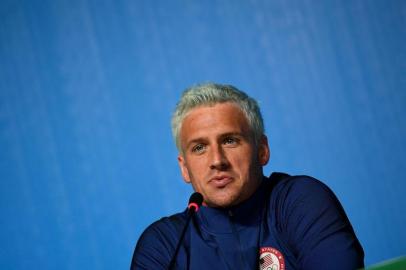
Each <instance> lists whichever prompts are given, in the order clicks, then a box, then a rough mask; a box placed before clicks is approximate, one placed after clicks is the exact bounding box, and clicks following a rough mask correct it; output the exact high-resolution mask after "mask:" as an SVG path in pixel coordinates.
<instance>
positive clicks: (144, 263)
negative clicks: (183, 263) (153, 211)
mask: <svg viewBox="0 0 406 270" xmlns="http://www.w3.org/2000/svg"><path fill="white" fill-rule="evenodd" d="M185 222H186V213H185V212H181V213H177V214H174V215H172V216H169V217H163V218H161V219H159V220H157V221H155V222H154V223H152V224H151V225H149V226H148V227H147V228H146V229H145V230H144V232H143V233H142V234H141V236H140V238H139V239H138V242H137V245H136V247H135V250H134V255H133V259H132V264H131V265H132V266H131V269H150V268H151V265H153V266H154V267H153V268H155V269H161V268H162V269H163V268H165V267H166V266H165V265H166V262H169V260H170V254H172V253H173V251H174V250H175V247H176V244H177V241H178V240H179V234H180V232H181V230H182V228H183V226H184V224H185Z"/></svg>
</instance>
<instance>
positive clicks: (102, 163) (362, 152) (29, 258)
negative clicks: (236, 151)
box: [0, 0, 406, 269]
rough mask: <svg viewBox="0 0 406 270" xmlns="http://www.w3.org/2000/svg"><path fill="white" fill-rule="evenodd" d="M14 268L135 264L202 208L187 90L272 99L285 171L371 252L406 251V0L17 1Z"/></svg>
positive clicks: (9, 143) (10, 190) (9, 161)
mask: <svg viewBox="0 0 406 270" xmlns="http://www.w3.org/2000/svg"><path fill="white" fill-rule="evenodd" d="M0 42H1V43H0V149H1V151H0V162H1V163H0V192H1V193H0V268H1V269H126V268H128V267H129V264H130V261H131V257H132V252H133V248H134V245H135V243H136V241H137V239H138V237H139V235H140V233H141V232H142V231H143V229H144V228H145V227H146V226H147V225H148V224H150V223H151V222H152V221H154V220H156V219H158V218H160V217H161V216H164V215H169V214H172V213H174V212H177V211H180V210H182V209H183V208H184V207H185V202H186V201H187V199H188V197H189V193H190V192H191V188H190V187H189V186H188V185H186V184H184V183H183V181H182V179H181V176H180V173H179V171H178V167H177V162H176V156H177V152H176V149H175V146H174V144H173V141H172V138H171V133H170V125H169V122H170V116H171V112H172V111H173V109H174V107H175V104H176V102H177V100H178V98H179V97H180V94H181V92H182V90H183V89H184V88H186V87H188V86H190V85H192V84H195V83H198V82H205V81H215V82H220V83H229V84H233V85H235V86H237V87H239V88H241V89H242V90H244V91H246V92H248V93H249V94H250V95H252V96H253V97H255V98H256V99H257V100H259V102H260V104H261V106H262V110H263V114H264V118H265V125H266V130H267V134H268V136H269V140H270V146H271V150H272V156H271V161H270V164H269V165H268V166H267V167H266V172H267V174H268V173H270V172H272V171H285V172H289V173H292V174H310V175H312V176H315V177H317V178H319V179H321V180H322V181H324V182H325V183H327V184H328V185H329V186H330V187H331V188H332V189H333V190H334V191H335V192H336V194H337V196H338V197H339V198H340V200H341V202H342V203H343V205H344V207H345V209H346V211H347V213H348V215H349V217H350V219H351V221H352V223H353V225H354V228H355V231H356V233H357V235H358V237H359V239H360V241H361V243H362V245H363V247H364V249H365V252H366V263H367V265H370V264H373V263H376V262H379V261H382V260H385V259H388V258H392V257H396V256H399V255H401V254H405V253H406V234H405V232H404V228H405V225H406V215H405V212H406V200H405V197H404V196H405V195H404V194H405V191H406V184H405V180H406V172H405V169H406V168H405V155H406V151H405V150H406V142H405V138H406V125H405V120H404V118H403V117H405V116H406V106H405V105H406V50H405V48H406V2H405V1H403V0H399V1H395V0H388V1H383V0H371V1H342V0H328V1H325V0H314V1H286V0H273V1H268V0H251V1H233V0H222V1H220V0H218V1H214V0H213V1H212V0H209V1H202V0H172V1H133V0H114V1H113V0H103V1H100V0H99V1H96V0H83V1H79V0H69V1H68V0H52V1H51V0H44V1H29V0H12V1H8V0H2V1H1V3H0Z"/></svg>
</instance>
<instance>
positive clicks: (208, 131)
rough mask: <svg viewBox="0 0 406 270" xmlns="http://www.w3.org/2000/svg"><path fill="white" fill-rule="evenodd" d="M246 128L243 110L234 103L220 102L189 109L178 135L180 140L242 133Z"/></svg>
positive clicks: (246, 123)
mask: <svg viewBox="0 0 406 270" xmlns="http://www.w3.org/2000/svg"><path fill="white" fill-rule="evenodd" d="M247 130H249V124H248V120H247V118H246V117H245V114H244V112H243V111H242V110H241V109H240V108H239V107H238V106H237V105H235V104H231V103H220V104H216V105H214V106H200V107H198V108H195V109H194V110H192V111H190V113H189V114H188V115H187V116H186V117H185V119H184V120H183V123H182V127H181V132H180V133H181V134H180V135H181V140H182V141H185V140H187V141H189V140H194V139H196V138H199V137H206V136H223V135H224V134H227V133H230V134H231V133H236V134H242V133H245V132H246V131H247Z"/></svg>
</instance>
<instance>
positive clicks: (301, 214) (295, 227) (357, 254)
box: [279, 176, 364, 270]
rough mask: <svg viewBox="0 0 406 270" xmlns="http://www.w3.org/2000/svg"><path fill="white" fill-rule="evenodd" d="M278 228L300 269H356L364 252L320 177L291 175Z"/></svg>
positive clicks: (285, 188)
mask: <svg viewBox="0 0 406 270" xmlns="http://www.w3.org/2000/svg"><path fill="white" fill-rule="evenodd" d="M282 193H285V194H284V196H283V197H284V199H283V200H282V202H281V203H280V204H279V206H280V209H279V210H280V211H279V213H280V215H281V217H280V220H281V223H280V224H279V226H280V229H281V230H282V231H283V232H284V233H285V236H286V238H285V239H287V241H288V245H289V246H290V247H291V248H292V250H293V252H294V254H295V257H296V258H297V262H298V264H299V267H300V269H304V270H307V269H309V270H310V269H319V270H323V269H326V270H327V269H328V270H334V269H337V270H338V269H340V270H346V269H358V268H360V267H363V266H364V262H363V261H364V252H363V249H362V247H361V245H360V243H359V241H358V239H357V237H356V236H355V233H354V230H353V228H352V226H351V224H350V221H349V220H348V218H347V215H346V214H345V212H344V209H343V207H342V206H341V204H340V202H339V201H338V199H337V198H336V196H335V195H334V193H333V192H332V191H331V190H330V189H329V188H328V187H327V186H326V185H325V184H323V183H321V182H320V181H318V180H316V179H313V178H310V177H307V176H297V177H292V178H291V180H290V181H289V182H288V183H287V184H286V186H285V187H284V189H283V192H282Z"/></svg>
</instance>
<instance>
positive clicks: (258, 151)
mask: <svg viewBox="0 0 406 270" xmlns="http://www.w3.org/2000/svg"><path fill="white" fill-rule="evenodd" d="M180 141H181V147H182V150H183V153H182V154H181V155H179V157H178V161H179V165H180V168H181V172H182V176H183V178H184V180H185V181H186V182H187V183H191V184H192V186H193V188H194V190H195V191H197V192H200V193H201V194H202V195H203V197H204V203H205V204H206V205H208V206H211V207H229V206H232V205H236V204H238V203H240V202H242V201H244V200H246V199H248V198H249V197H250V196H251V195H252V194H253V193H254V191H255V190H256V188H257V187H258V185H259V184H260V182H261V180H262V166H264V165H265V164H266V163H267V162H268V160H269V147H268V142H267V139H266V137H265V136H263V138H262V139H261V141H260V143H259V145H258V146H255V143H254V140H253V136H252V131H251V129H250V127H249V124H248V120H247V118H246V117H245V114H244V113H243V112H242V111H241V109H240V108H239V107H238V106H237V105H235V104H233V103H230V102H227V103H218V104H216V105H214V106H202V107H197V108H195V109H192V110H191V111H190V112H189V113H188V115H187V116H186V118H185V119H184V120H183V123H182V127H181V130H180Z"/></svg>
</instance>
